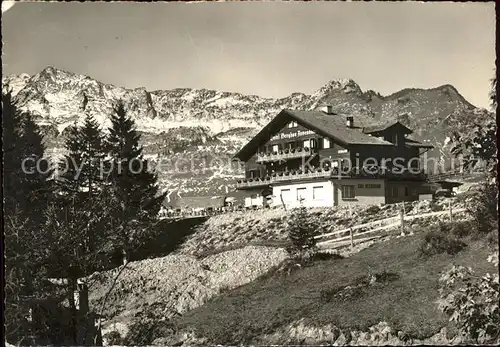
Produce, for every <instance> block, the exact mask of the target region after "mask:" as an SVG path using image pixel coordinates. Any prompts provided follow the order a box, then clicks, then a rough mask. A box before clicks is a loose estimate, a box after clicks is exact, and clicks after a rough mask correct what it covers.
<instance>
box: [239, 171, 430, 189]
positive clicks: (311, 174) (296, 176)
mask: <svg viewBox="0 0 500 347" xmlns="http://www.w3.org/2000/svg"><path fill="white" fill-rule="evenodd" d="M331 177H332V178H374V179H376V178H393V179H419V180H420V179H425V178H426V174H425V173H424V172H419V173H412V172H408V171H405V172H400V173H396V172H373V171H372V172H369V171H366V170H362V169H360V170H358V169H357V168H354V169H351V170H349V171H347V170H345V172H344V171H339V170H338V169H336V168H331V169H319V168H316V169H312V170H309V171H301V170H297V171H289V172H281V173H277V174H273V175H272V176H266V177H263V178H250V179H244V180H238V181H237V183H236V187H237V188H245V187H261V186H267V185H270V184H272V183H276V182H286V181H298V180H303V179H310V178H331Z"/></svg>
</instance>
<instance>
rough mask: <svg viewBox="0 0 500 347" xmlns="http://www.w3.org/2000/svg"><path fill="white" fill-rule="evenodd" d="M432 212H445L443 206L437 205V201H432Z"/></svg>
mask: <svg viewBox="0 0 500 347" xmlns="http://www.w3.org/2000/svg"><path fill="white" fill-rule="evenodd" d="M430 207H431V211H432V212H439V211H442V210H443V206H441V205H439V204H438V203H436V201H434V200H432V201H431V203H430Z"/></svg>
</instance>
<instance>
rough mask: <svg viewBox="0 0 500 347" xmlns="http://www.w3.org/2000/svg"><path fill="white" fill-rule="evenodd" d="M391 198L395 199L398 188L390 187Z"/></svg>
mask: <svg viewBox="0 0 500 347" xmlns="http://www.w3.org/2000/svg"><path fill="white" fill-rule="evenodd" d="M391 196H392V197H393V198H397V197H398V187H397V186H396V187H391Z"/></svg>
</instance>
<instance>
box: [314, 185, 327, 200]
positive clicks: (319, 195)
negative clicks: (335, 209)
mask: <svg viewBox="0 0 500 347" xmlns="http://www.w3.org/2000/svg"><path fill="white" fill-rule="evenodd" d="M324 196H325V187H323V186H318V187H313V200H323V197H324Z"/></svg>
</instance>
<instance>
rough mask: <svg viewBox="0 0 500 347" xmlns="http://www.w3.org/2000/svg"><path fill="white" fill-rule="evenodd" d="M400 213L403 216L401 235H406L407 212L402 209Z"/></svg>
mask: <svg viewBox="0 0 500 347" xmlns="http://www.w3.org/2000/svg"><path fill="white" fill-rule="evenodd" d="M399 214H400V217H401V236H405V213H404V211H403V210H401V211H400V212H399Z"/></svg>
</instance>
